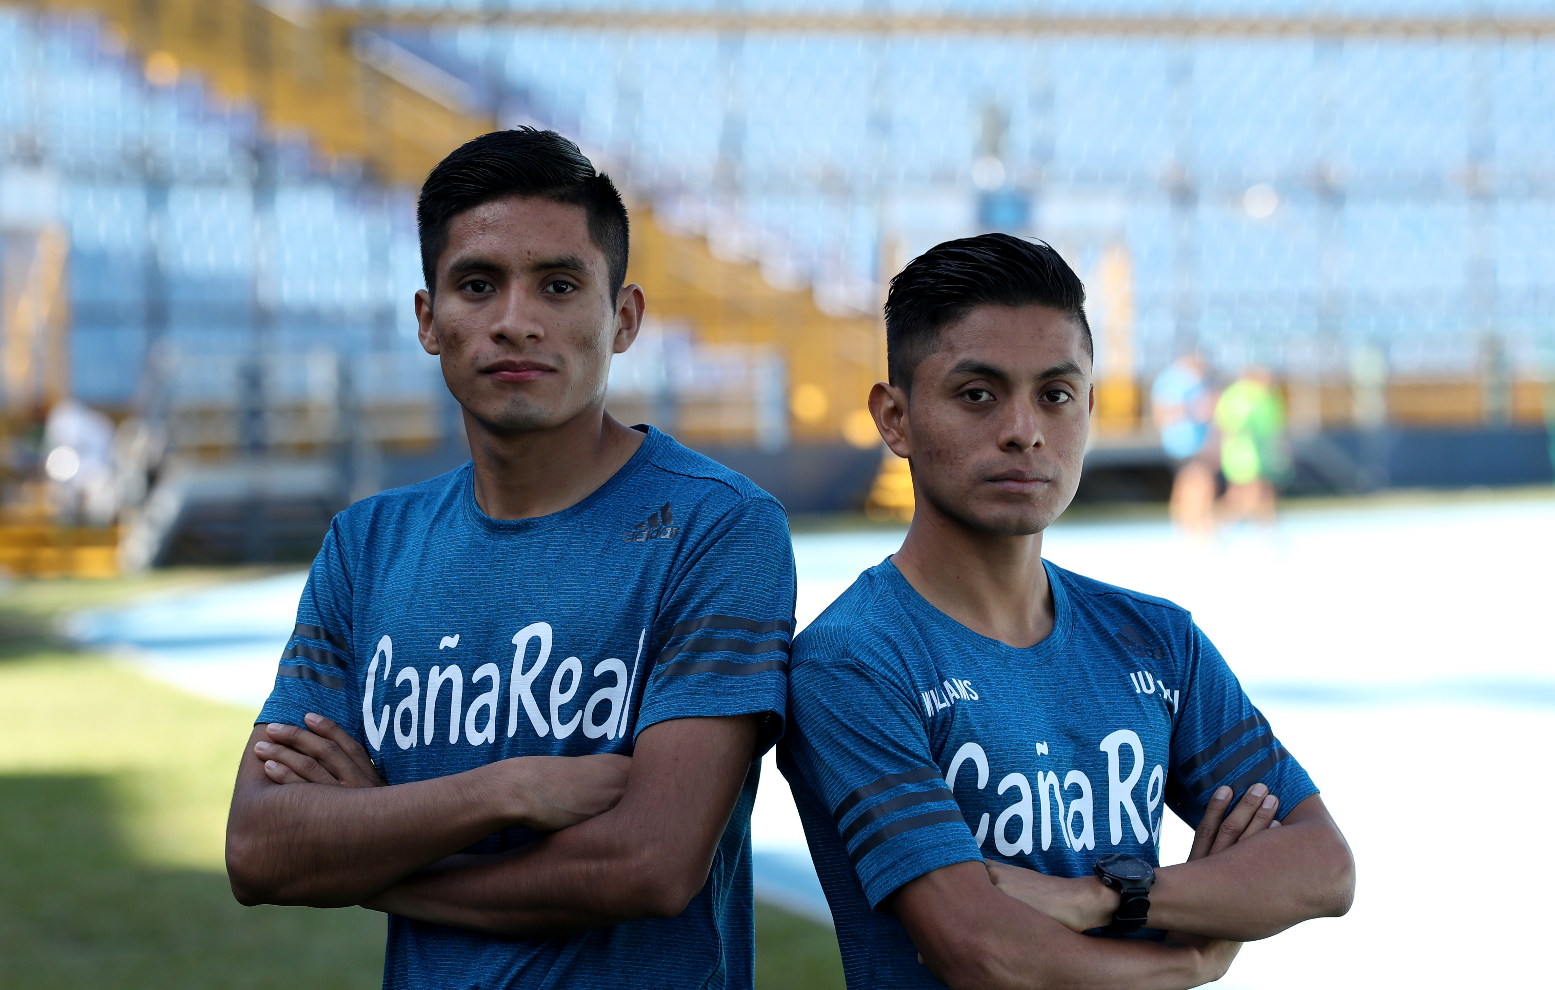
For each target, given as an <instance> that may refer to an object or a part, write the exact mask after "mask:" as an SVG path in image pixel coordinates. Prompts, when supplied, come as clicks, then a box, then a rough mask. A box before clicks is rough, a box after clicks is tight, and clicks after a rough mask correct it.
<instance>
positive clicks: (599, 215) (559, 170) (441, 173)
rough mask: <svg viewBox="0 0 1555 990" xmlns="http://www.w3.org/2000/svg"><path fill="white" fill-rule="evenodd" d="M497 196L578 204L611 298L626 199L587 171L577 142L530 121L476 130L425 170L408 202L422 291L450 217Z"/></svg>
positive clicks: (620, 278)
mask: <svg viewBox="0 0 1555 990" xmlns="http://www.w3.org/2000/svg"><path fill="white" fill-rule="evenodd" d="M505 196H535V197H538V198H540V199H548V200H550V201H551V202H553V203H568V204H571V205H573V206H581V207H583V210H584V212H585V213H586V214H587V215H588V225H589V240H591V241H593V242H594V246H595V247H597V248H599V250H600V251H601V252H603V253H604V255H605V262H606V264H607V265H609V271H610V298H611V299H612V300H614V299H615V297H616V295H617V294H618V293H619V292H620V291H621V286H622V285H624V284H625V283H626V252H627V243H628V239H629V232H628V227H627V218H626V204H625V203H623V202H622V201H621V194H620V192H618V191H617V190H616V187H615V183H613V182H611V181H610V177H609V176H608V175H603V174H601V173H599V172H597V171H595V169H594V163H593V162H591V161H589V160H588V158H586V157H585V156H584V154H583V152H581V151H579V150H578V146H577V145H575V144H573V143H572V142H571V141H569V140H567V139H566V138H564V137H562V136H561V135H560V134H558V133H556V132H555V131H541V130H536V129H535V128H533V127H520V128H517V129H516V130H511V131H492V132H491V133H490V134H482V135H481V136H480V137H478V138H476V139H475V140H473V141H469V142H466V143H465V144H463V145H461V146H460V147H459V148H457V149H455V150H454V151H453V152H451V153H450V154H449V155H448V157H447V158H444V159H443V160H442V161H440V162H438V163H437V167H436V168H434V169H432V171H431V173H430V174H429V175H428V176H427V181H426V182H425V183H423V184H422V186H421V199H420V201H419V202H417V204H416V226H417V229H418V231H419V233H420V235H421V274H422V275H423V276H424V277H425V278H426V281H427V291H428V292H433V293H435V292H436V291H437V286H436V279H437V260H438V258H440V257H442V254H443V250H444V249H445V248H447V247H448V226H449V224H451V223H452V222H453V218H454V217H455V216H457V215H458V214H460V213H463V212H464V211H465V210H470V209H474V208H475V207H477V206H480V205H481V204H483V203H489V202H491V201H492V200H494V199H502V198H503V197H505Z"/></svg>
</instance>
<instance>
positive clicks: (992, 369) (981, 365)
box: [947, 358, 1010, 382]
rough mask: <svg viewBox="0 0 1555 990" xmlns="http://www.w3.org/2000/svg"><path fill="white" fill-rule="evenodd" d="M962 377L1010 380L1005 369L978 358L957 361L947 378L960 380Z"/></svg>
mask: <svg viewBox="0 0 1555 990" xmlns="http://www.w3.org/2000/svg"><path fill="white" fill-rule="evenodd" d="M962 375H973V376H975V377H977V378H994V379H997V380H999V381H1001V382H1007V381H1009V380H1010V376H1009V374H1008V373H1007V372H1005V370H1004V369H1003V368H999V367H996V366H995V365H991V364H987V363H986V362H983V361H979V360H977V358H962V359H961V360H960V361H957V362H956V364H955V367H953V368H951V369H950V374H949V375H948V376H947V377H950V378H960V377H961V376H962Z"/></svg>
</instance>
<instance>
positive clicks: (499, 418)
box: [474, 403, 567, 433]
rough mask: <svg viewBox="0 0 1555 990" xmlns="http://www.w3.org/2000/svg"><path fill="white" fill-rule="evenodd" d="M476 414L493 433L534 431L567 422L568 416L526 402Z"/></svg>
mask: <svg viewBox="0 0 1555 990" xmlns="http://www.w3.org/2000/svg"><path fill="white" fill-rule="evenodd" d="M474 416H475V418H476V419H478V420H480V422H481V425H483V426H485V427H486V428H487V429H488V430H490V431H491V432H493V433H532V432H534V431H535V430H546V429H550V428H552V427H554V426H557V425H559V424H561V423H562V422H565V421H566V419H567V417H566V416H564V415H562V414H561V413H558V412H557V411H556V410H554V409H545V408H542V407H539V406H533V405H529V404H527V403H525V404H524V405H522V406H516V407H515V406H504V407H502V408H500V409H489V410H486V409H483V410H481V411H480V412H475V413H474Z"/></svg>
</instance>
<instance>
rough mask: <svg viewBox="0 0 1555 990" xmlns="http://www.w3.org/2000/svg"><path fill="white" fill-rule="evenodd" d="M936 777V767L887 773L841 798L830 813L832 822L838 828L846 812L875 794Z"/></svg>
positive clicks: (937, 772)
mask: <svg viewBox="0 0 1555 990" xmlns="http://www.w3.org/2000/svg"><path fill="white" fill-rule="evenodd" d="M938 776H939V770H938V769H937V768H936V767H918V768H917V769H915V770H907V771H904V772H902V773H888V774H886V775H885V776H884V777H881V778H880V779H879V780H877V781H875V782H874V783H872V784H865V785H864V786H863V787H860V788H859V789H858V790H856V791H854V792H853V793H852V794H849V795H848V796H847V797H845V798H843V799H842V803H841V804H839V805H837V808H836V810H835V811H833V812H832V813H831V814H832V820H833V821H835V822H836V823H837V824H838V826H841V825H842V820H843V818H845V817H847V814H848V812H850V811H852V810H853V809H854V807H856V806H857V805H858V803H859V802H860V801H863V800H865V799H866V798H872V797H874V796H875V795H876V794H884V793H885V792H886V791H889V790H890V789H891V788H893V787H895V786H896V785H898V784H916V783H918V782H919V781H924V780H933V779H934V778H936V777H938Z"/></svg>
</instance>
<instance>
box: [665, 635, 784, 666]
mask: <svg viewBox="0 0 1555 990" xmlns="http://www.w3.org/2000/svg"><path fill="white" fill-rule="evenodd" d="M774 650H782V651H783V654H784V656H787V655H788V640H786V639H769V640H766V641H764V642H761V643H752V642H751V641H750V640H748V639H688V640H686V641H685V642H684V643H681V644H680V645H679V646H672V647H670V648H669V649H667V650H665V651H664V652H663V653H660V654H659V657H658V659H657V660H655V661H654V665H655V666H657V665H659V664H664V663H668V662H669V661H671V660H673V659H675V657H677V656H679V655H680V654H682V653H743V654H745V655H746V656H755V655H756V654H758V653H771V652H773V651H774ZM661 673H662V671H661Z"/></svg>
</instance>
